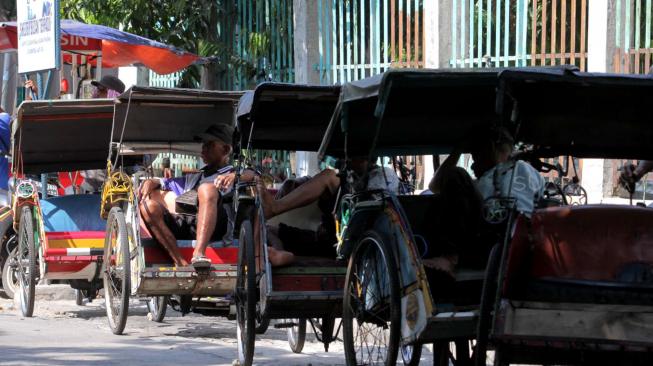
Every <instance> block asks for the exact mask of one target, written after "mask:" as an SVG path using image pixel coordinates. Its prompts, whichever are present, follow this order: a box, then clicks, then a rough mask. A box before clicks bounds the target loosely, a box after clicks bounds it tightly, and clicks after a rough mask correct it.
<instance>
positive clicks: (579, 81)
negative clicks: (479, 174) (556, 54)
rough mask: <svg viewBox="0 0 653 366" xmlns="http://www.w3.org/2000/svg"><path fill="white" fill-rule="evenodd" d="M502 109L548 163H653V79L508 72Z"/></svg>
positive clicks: (567, 72)
mask: <svg viewBox="0 0 653 366" xmlns="http://www.w3.org/2000/svg"><path fill="white" fill-rule="evenodd" d="M499 79H500V88H499V92H498V97H497V108H498V110H499V113H500V114H501V116H502V118H501V119H502V121H503V122H502V123H504V124H505V125H506V126H508V127H509V128H510V129H511V130H512V131H513V133H515V134H516V139H517V140H518V141H522V142H524V143H528V144H532V145H534V149H535V151H536V152H537V155H539V156H542V157H547V156H560V155H574V156H578V157H587V158H605V157H610V158H628V159H653V113H651V109H652V107H653V106H652V104H651V96H652V95H653V78H652V77H650V76H648V75H646V76H641V75H616V74H613V75H611V74H592V73H582V72H577V71H572V70H555V69H548V70H541V69H540V70H535V69H531V70H518V69H514V70H506V71H503V72H502V73H501V75H500V78H499Z"/></svg>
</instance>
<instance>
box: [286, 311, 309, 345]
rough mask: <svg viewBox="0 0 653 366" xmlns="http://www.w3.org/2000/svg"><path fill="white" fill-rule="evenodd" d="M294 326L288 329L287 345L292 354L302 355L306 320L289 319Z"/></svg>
mask: <svg viewBox="0 0 653 366" xmlns="http://www.w3.org/2000/svg"><path fill="white" fill-rule="evenodd" d="M291 321H292V322H293V323H295V324H296V325H294V326H292V327H290V328H288V344H289V345H290V349H291V350H292V351H293V352H294V353H302V350H303V349H304V341H306V319H303V318H302V319H291Z"/></svg>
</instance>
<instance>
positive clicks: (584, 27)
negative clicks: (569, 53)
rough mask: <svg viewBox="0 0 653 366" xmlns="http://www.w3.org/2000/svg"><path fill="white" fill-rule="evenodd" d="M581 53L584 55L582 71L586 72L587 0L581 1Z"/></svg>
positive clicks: (581, 61) (581, 65)
mask: <svg viewBox="0 0 653 366" xmlns="http://www.w3.org/2000/svg"><path fill="white" fill-rule="evenodd" d="M580 11H581V13H580V53H581V54H582V55H583V56H582V57H581V58H580V70H581V71H585V67H586V65H587V63H586V62H587V54H586V52H585V50H586V48H585V47H586V43H585V42H586V40H587V37H586V35H587V0H581V6H580Z"/></svg>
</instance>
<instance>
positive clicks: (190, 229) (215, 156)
mask: <svg viewBox="0 0 653 366" xmlns="http://www.w3.org/2000/svg"><path fill="white" fill-rule="evenodd" d="M232 135H233V128H231V127H226V126H218V125H212V126H210V127H209V128H208V129H207V130H206V131H205V132H204V133H202V134H200V135H199V136H196V138H197V139H198V140H201V141H202V160H203V161H204V163H205V164H206V166H205V167H204V168H202V169H201V171H200V172H199V173H193V174H187V175H185V176H184V177H180V178H172V179H164V180H163V181H161V182H160V181H159V180H147V181H145V182H143V185H142V186H141V191H140V195H141V202H140V211H141V215H142V217H143V220H144V221H145V223H146V225H147V227H148V229H149V230H150V231H151V232H152V235H153V236H154V237H155V238H156V239H157V241H159V242H160V243H161V245H163V247H164V248H165V249H166V251H167V252H168V254H169V255H170V257H171V258H172V260H173V261H174V262H175V264H176V265H177V266H187V265H188V262H187V261H186V260H185V259H184V258H183V257H182V256H181V254H180V251H179V248H178V247H177V239H196V245H195V250H194V251H193V258H192V260H191V263H192V264H193V265H194V266H195V267H197V268H205V267H209V266H210V265H211V261H210V259H209V258H207V257H206V254H205V253H206V248H207V246H208V244H209V242H210V241H212V240H220V239H221V238H222V236H224V234H225V233H226V230H227V221H228V220H227V217H226V212H224V210H221V208H222V202H221V201H222V194H224V193H226V192H227V191H229V190H230V189H231V188H232V186H233V182H234V178H235V173H234V169H233V167H232V166H231V165H230V164H229V157H230V155H231V151H232V146H231V139H232ZM241 179H243V180H244V181H251V180H253V179H254V173H253V172H251V171H245V172H243V174H242V175H241ZM192 190H195V191H197V199H198V209H197V215H183V214H178V213H176V211H175V199H176V198H177V197H178V196H180V195H182V194H184V193H186V192H189V191H192ZM220 211H222V212H220Z"/></svg>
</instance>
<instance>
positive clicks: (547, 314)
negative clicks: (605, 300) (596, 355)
mask: <svg viewBox="0 0 653 366" xmlns="http://www.w3.org/2000/svg"><path fill="white" fill-rule="evenodd" d="M501 311H502V312H504V314H505V317H504V319H505V323H504V329H503V332H502V333H503V335H506V336H509V335H512V336H521V337H530V336H537V337H551V338H552V339H560V340H574V339H594V340H608V341H620V342H642V343H647V344H650V342H651V339H653V329H652V328H651V327H650V326H649V325H650V324H651V323H652V322H653V312H651V311H650V309H648V310H646V311H618V310H612V309H610V308H607V309H605V310H604V309H602V308H601V307H600V306H596V305H590V306H588V307H587V308H586V309H580V310H566V309H553V310H551V309H533V308H512V307H510V306H506V307H505V308H502V310H501ZM502 315H503V314H502Z"/></svg>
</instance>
